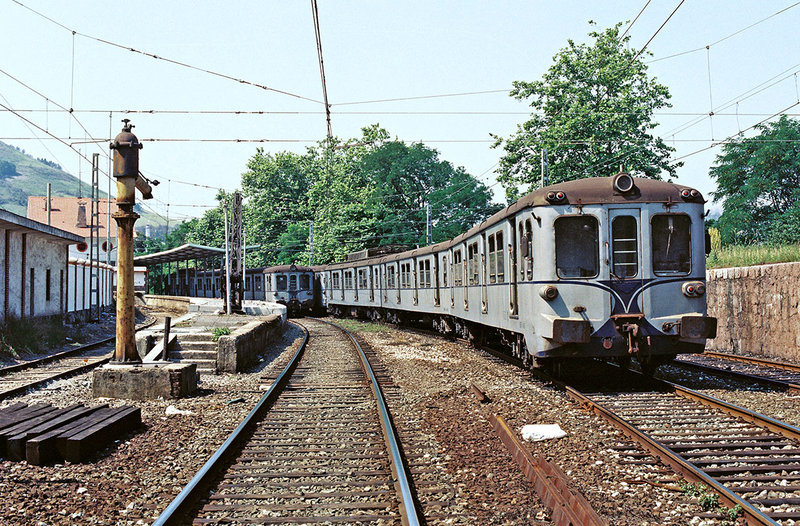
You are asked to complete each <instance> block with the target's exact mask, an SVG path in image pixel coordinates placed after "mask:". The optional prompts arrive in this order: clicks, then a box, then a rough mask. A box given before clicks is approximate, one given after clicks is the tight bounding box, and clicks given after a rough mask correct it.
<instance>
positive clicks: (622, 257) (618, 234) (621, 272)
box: [611, 216, 639, 278]
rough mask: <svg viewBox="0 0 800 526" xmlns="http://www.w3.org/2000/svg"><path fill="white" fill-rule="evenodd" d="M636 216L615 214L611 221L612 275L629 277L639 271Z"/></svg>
mask: <svg viewBox="0 0 800 526" xmlns="http://www.w3.org/2000/svg"><path fill="white" fill-rule="evenodd" d="M637 237H638V236H637V228H636V218H635V217H633V216H617V217H615V218H614V220H613V221H612V222H611V255H612V261H613V267H612V268H613V269H614V275H615V276H616V277H618V278H630V277H633V276H635V275H636V274H637V273H638V271H639V246H638V239H637Z"/></svg>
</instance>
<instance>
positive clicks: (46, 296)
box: [44, 269, 50, 301]
mask: <svg viewBox="0 0 800 526" xmlns="http://www.w3.org/2000/svg"><path fill="white" fill-rule="evenodd" d="M44 299H45V301H50V269H47V270H46V271H45V282H44Z"/></svg>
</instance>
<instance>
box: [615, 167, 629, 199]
mask: <svg viewBox="0 0 800 526" xmlns="http://www.w3.org/2000/svg"><path fill="white" fill-rule="evenodd" d="M614 190H616V191H617V192H619V193H622V194H627V193H628V192H630V191H631V190H633V177H631V176H630V174H627V173H625V172H620V173H618V174H617V175H615V176H614Z"/></svg>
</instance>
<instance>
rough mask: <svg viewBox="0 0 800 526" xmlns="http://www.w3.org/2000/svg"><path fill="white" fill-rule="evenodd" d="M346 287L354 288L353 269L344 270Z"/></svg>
mask: <svg viewBox="0 0 800 526" xmlns="http://www.w3.org/2000/svg"><path fill="white" fill-rule="evenodd" d="M344 288H346V289H352V288H353V271H352V270H345V271H344Z"/></svg>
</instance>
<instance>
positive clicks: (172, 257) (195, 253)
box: [133, 244, 225, 267]
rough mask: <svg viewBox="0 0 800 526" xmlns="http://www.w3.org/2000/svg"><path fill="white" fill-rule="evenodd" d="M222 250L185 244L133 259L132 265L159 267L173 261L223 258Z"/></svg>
mask: <svg viewBox="0 0 800 526" xmlns="http://www.w3.org/2000/svg"><path fill="white" fill-rule="evenodd" d="M224 255H225V249H224V248H215V247H206V246H203V245H192V244H186V245H181V246H179V247H175V248H171V249H169V250H164V251H162V252H154V253H152V254H147V255H146V256H138V257H135V258H133V264H134V265H137V266H142V265H144V266H146V267H149V266H151V265H159V264H161V263H171V262H173V261H188V260H190V259H206V258H211V257H214V256H224Z"/></svg>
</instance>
